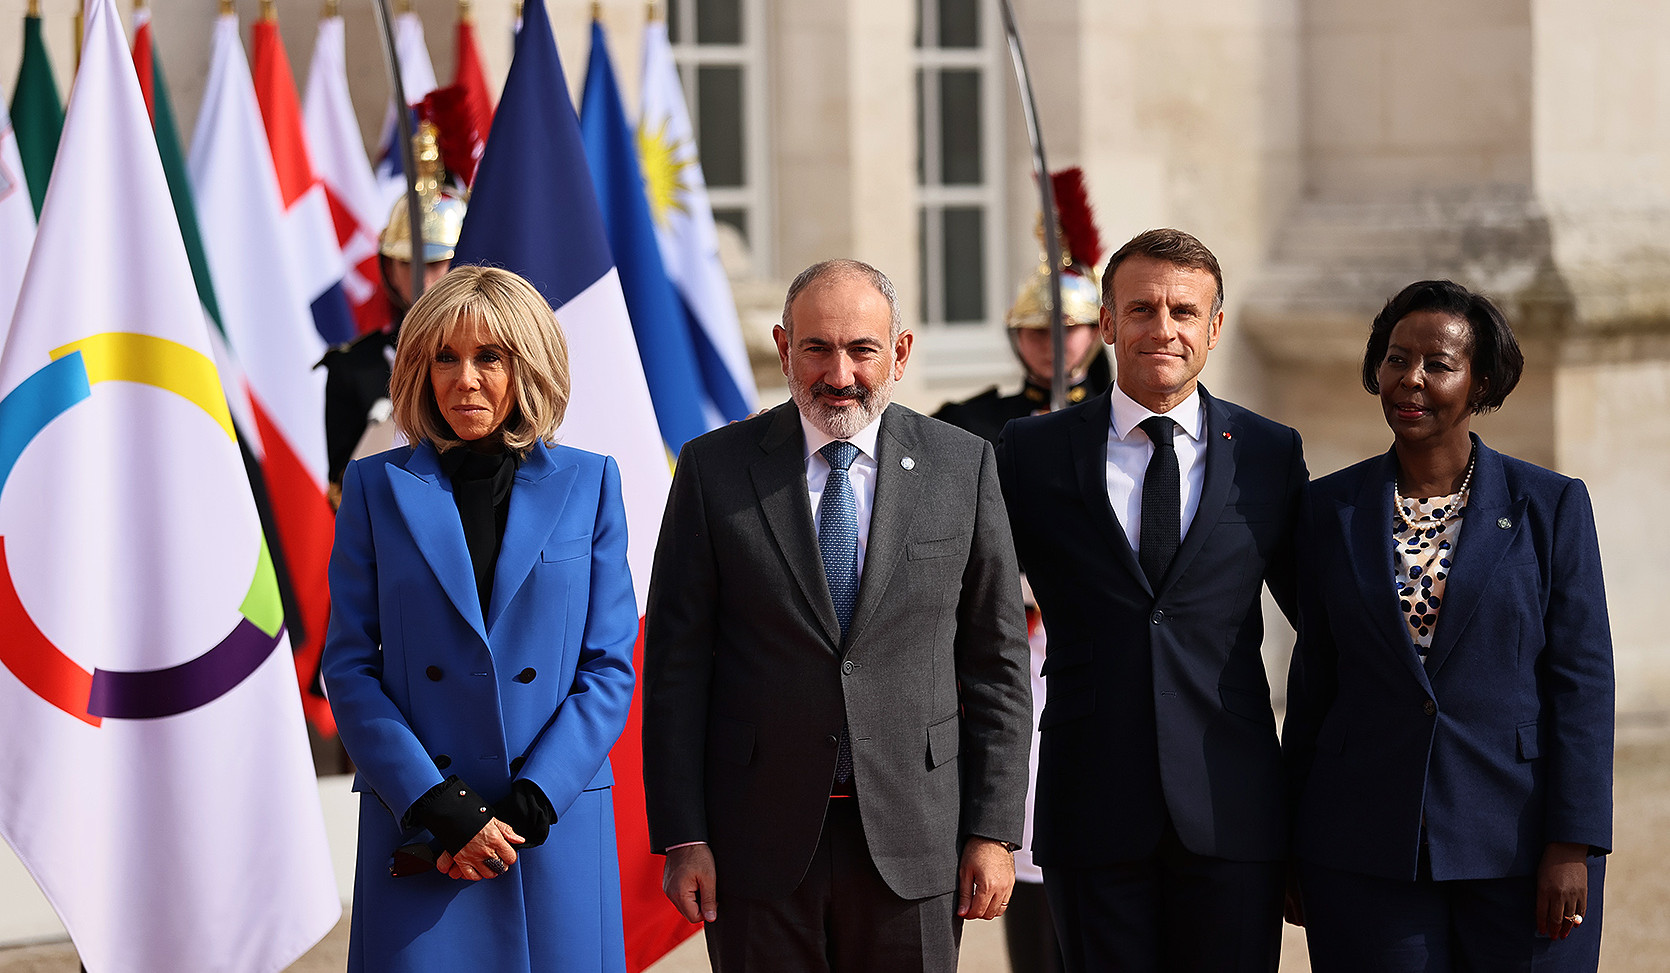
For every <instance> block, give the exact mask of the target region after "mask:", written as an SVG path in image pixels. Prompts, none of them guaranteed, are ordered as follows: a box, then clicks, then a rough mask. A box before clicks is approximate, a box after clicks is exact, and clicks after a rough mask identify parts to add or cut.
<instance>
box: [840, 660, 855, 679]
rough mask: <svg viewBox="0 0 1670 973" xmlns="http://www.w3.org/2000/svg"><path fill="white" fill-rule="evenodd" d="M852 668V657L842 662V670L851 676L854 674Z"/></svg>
mask: <svg viewBox="0 0 1670 973" xmlns="http://www.w3.org/2000/svg"><path fill="white" fill-rule="evenodd" d="M852 668H853V667H852V660H851V659H848V660H847V661H846V662H843V663H841V671H842V672H844V673H846V674H847V675H849V676H850V675H852Z"/></svg>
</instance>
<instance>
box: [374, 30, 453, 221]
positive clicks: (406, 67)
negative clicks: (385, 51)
mask: <svg viewBox="0 0 1670 973" xmlns="http://www.w3.org/2000/svg"><path fill="white" fill-rule="evenodd" d="M394 50H395V53H396V54H398V55H399V58H400V85H401V87H403V88H404V89H405V93H406V105H404V106H396V105H395V103H394V96H393V95H392V94H390V96H389V106H388V110H387V111H386V112H384V113H383V137H382V138H381V139H380V140H379V141H378V143H377V146H378V148H377V188H378V190H379V191H380V192H381V193H382V195H383V211H384V212H385V213H386V212H388V211H389V209H391V208H392V207H393V206H394V201H395V200H397V199H399V198H400V197H401V196H403V195H405V192H406V174H405V170H404V169H403V168H401V167H402V165H403V164H404V163H403V162H402V160H403V159H404V156H403V155H402V154H401V152H400V146H399V143H398V139H399V137H400V135H399V133H400V128H399V124H398V123H397V121H396V116H395V109H396V108H397V107H400V108H405V109H406V110H408V111H409V110H410V107H409V106H411V105H415V104H417V103H418V102H420V101H422V100H423V96H424V95H427V94H429V92H431V91H434V90H435V89H436V88H437V87H439V85H437V84H436V83H435V65H434V62H432V61H430V60H429V44H428V42H427V41H425V40H424V39H423V21H422V20H419V19H418V15H417V14H415V13H413V12H412V11H410V10H408V11H406V12H405V13H401V14H396V15H395V17H394Z"/></svg>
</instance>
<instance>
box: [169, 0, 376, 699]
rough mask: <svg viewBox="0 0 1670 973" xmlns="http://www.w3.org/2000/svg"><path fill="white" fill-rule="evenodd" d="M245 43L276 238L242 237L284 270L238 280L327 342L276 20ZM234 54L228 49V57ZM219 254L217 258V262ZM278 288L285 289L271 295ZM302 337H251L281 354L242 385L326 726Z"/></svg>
mask: <svg viewBox="0 0 1670 973" xmlns="http://www.w3.org/2000/svg"><path fill="white" fill-rule="evenodd" d="M229 29H230V30H232V32H233V34H232V41H231V42H228V41H227V40H226V39H225V36H226V33H227V31H228V30H229ZM215 37H216V44H215V47H216V49H217V50H222V49H224V50H225V51H226V54H225V56H224V60H225V61H226V62H228V64H229V65H231V66H229V67H227V68H226V70H227V71H235V70H238V68H239V66H241V65H242V64H243V61H242V55H241V53H240V52H241V49H239V50H232V49H231V48H233V47H236V22H235V21H232V22H231V27H230V28H229V27H228V20H227V19H226V18H222V19H221V21H220V23H219V24H217V26H216V34H215ZM254 41H255V42H254V45H253V46H254V62H255V72H254V87H255V100H256V102H257V103H258V104H259V106H260V121H261V122H262V124H263V127H264V128H265V132H266V141H267V145H268V148H269V149H270V151H271V155H270V168H269V169H268V171H270V172H272V173H274V175H275V176H276V178H277V182H278V194H279V200H280V201H281V203H282V206H283V209H282V216H281V217H280V218H279V221H278V228H277V231H276V234H275V235H261V234H255V235H254V238H253V239H252V240H250V241H248V242H249V243H250V245H252V246H264V247H265V251H264V252H265V253H266V254H267V259H268V261H270V262H272V263H275V264H278V263H282V265H283V267H284V272H283V273H274V274H267V273H265V271H266V270H267V268H266V267H265V266H263V264H262V261H261V260H260V259H259V258H258V257H254V256H251V257H250V258H249V259H250V260H252V261H254V262H253V263H252V264H250V265H248V266H246V267H244V268H242V272H243V273H244V274H245V275H246V277H247V276H248V275H251V274H253V275H254V277H253V279H251V280H250V284H251V285H252V286H255V287H258V288H259V287H264V288H265V292H264V294H263V293H262V292H261V291H256V292H255V296H253V297H251V298H250V300H252V301H255V302H257V303H258V302H259V300H261V299H262V297H264V298H265V299H267V300H270V301H272V302H273V304H274V305H275V306H280V302H286V303H284V304H283V305H282V306H285V307H290V306H293V305H294V304H295V303H300V304H301V305H302V306H304V307H307V308H310V309H311V312H312V318H313V323H314V328H315V331H316V332H317V334H318V335H326V337H327V340H329V336H328V334H327V333H326V332H325V330H324V329H323V328H322V327H321V322H322V321H323V315H325V314H336V313H340V314H342V315H344V316H346V315H347V314H348V309H347V302H346V299H345V298H344V296H343V293H342V274H343V270H344V267H343V262H342V253H341V251H340V250H338V249H337V244H336V229H335V227H334V225H333V223H332V221H331V217H330V205H329V200H328V199H327V198H326V195H325V186H324V183H322V182H320V181H319V178H318V177H317V176H316V175H315V174H314V171H313V165H312V162H311V157H310V156H309V153H308V151H307V141H306V138H305V136H304V135H303V133H302V119H301V106H300V104H299V103H298V99H297V98H296V86H295V82H294V81H293V80H292V78H291V74H290V62H289V59H288V58H287V57H286V56H285V54H284V47H283V44H282V42H281V41H280V39H279V36H278V22H277V21H276V20H274V19H272V18H270V17H263V18H262V19H261V20H259V21H257V22H256V24H255V28H254ZM234 54H236V55H238V56H237V57H233V56H232V55H234ZM231 62H236V64H235V65H233V64H231ZM206 110H207V109H205V111H206ZM207 118H208V116H207V115H205V116H204V118H201V119H199V121H198V138H196V139H194V140H193V146H192V162H193V165H192V168H193V171H194V172H195V171H196V168H197V160H198V158H199V155H198V153H199V148H201V149H202V151H203V152H204V154H205V157H207V154H208V153H209V152H210V150H211V148H212V146H211V145H210V142H209V136H208V135H207V134H206V133H205V131H204V124H205V121H206V120H207ZM247 175H248V174H247V173H246V178H247ZM229 178H230V177H229ZM198 191H199V193H200V195H199V198H198V207H197V208H198V212H200V213H206V212H208V211H209V210H211V209H215V208H217V207H218V208H219V209H220V212H219V214H218V215H219V216H220V217H221V218H223V219H226V220H231V221H236V222H240V223H244V224H245V228H244V229H243V230H241V231H237V232H242V233H249V230H248V228H247V223H248V221H247V220H246V219H245V218H244V217H245V214H244V213H243V212H242V207H241V206H240V205H238V203H237V201H236V198H235V197H222V198H221V199H220V200H219V201H218V203H211V202H210V201H209V200H208V199H207V198H206V197H205V196H204V195H201V194H202V193H204V189H203V187H202V186H201V184H199V190H198ZM208 222H210V218H209V217H207V216H205V218H204V223H205V227H204V236H205V237H208V236H210V231H209V229H208V226H207V223H208ZM234 231H236V228H231V229H228V230H227V232H228V233H231V232H234ZM214 248H215V244H213V243H211V244H210V249H211V251H212V250H213V249H214ZM225 259H226V258H225V257H222V260H225ZM226 262H228V263H230V262H231V261H229V260H227V261H226ZM214 278H215V285H216V287H217V288H222V289H226V288H229V287H231V286H232V285H231V283H230V281H229V280H227V279H226V278H225V277H223V275H222V272H221V268H220V266H219V264H218V263H217V264H216V266H215V267H214ZM280 289H282V290H283V291H284V292H285V293H283V294H279V293H278V291H279V290H280ZM229 301H230V298H229V297H228V296H225V295H223V296H222V298H221V303H222V305H223V306H224V305H225V304H227V303H228V302H229ZM233 330H234V329H233V327H232V325H231V324H230V322H228V324H227V331H228V332H229V333H231V332H232V331H233ZM352 334H353V326H352V324H351V323H349V325H348V335H347V336H345V337H344V338H343V339H342V340H346V339H347V337H351V336H352ZM302 338H303V336H301V335H298V334H296V333H295V332H294V329H287V330H285V331H283V332H281V333H280V334H264V335H262V336H261V338H260V340H263V341H268V342H272V343H273V348H272V350H271V353H272V354H274V355H279V354H282V356H283V357H282V359H281V361H275V362H272V363H267V364H265V365H263V366H262V367H263V368H266V369H269V370H270V372H271V375H270V377H269V378H267V379H265V380H262V381H257V380H254V379H253V378H252V380H251V383H250V385H251V388H252V390H253V391H254V392H255V393H256V394H257V395H261V394H262V393H263V391H265V397H264V399H263V402H264V405H265V408H267V409H268V410H270V411H269V412H267V413H265V419H264V420H263V418H262V415H261V414H258V415H257V417H256V418H257V427H258V429H259V432H260V439H261V444H262V457H261V465H262V471H263V473H264V474H265V477H266V481H267V492H268V495H269V497H270V498H271V501H272V506H273V515H274V517H275V518H276V519H277V520H278V530H279V535H280V536H281V537H282V538H283V543H284V557H285V560H286V561H287V562H288V567H289V571H290V580H291V587H292V590H293V591H294V593H295V598H296V602H297V609H298V612H299V614H300V617H301V625H302V627H303V629H304V632H303V633H302V635H301V636H300V637H298V638H296V645H297V648H296V672H297V677H298V679H299V681H300V683H301V688H302V689H303V690H304V695H305V696H307V697H308V705H309V706H311V707H313V708H312V710H310V712H309V714H308V715H309V717H310V718H312V719H313V721H314V724H315V725H317V726H321V728H322V729H324V730H325V731H326V732H329V731H331V730H332V729H333V728H334V724H332V723H330V722H329V717H328V714H327V713H323V712H321V711H322V710H323V708H324V704H323V702H322V701H320V700H318V699H317V697H313V696H312V695H311V694H309V693H306V690H307V689H308V687H309V685H310V684H311V683H312V681H313V679H314V677H315V675H316V674H317V672H318V662H319V655H320V653H321V652H322V651H323V650H324V644H325V629H326V627H327V626H328V625H329V623H330V579H329V577H328V575H327V571H328V569H329V566H330V552H331V542H332V539H333V538H334V536H335V517H334V515H333V514H332V512H331V508H330V504H329V502H328V501H327V500H326V499H325V489H326V477H325V470H326V459H325V436H324V428H325V426H324V381H325V380H324V374H323V372H322V371H320V370H315V369H314V368H313V367H312V366H313V364H314V363H315V362H317V361H318V360H319V358H320V356H321V355H322V354H323V353H324V344H323V343H322V342H320V341H318V340H312V341H309V342H306V343H305V344H304V343H303V342H302ZM316 338H317V335H316ZM248 340H256V339H255V335H254V334H251V335H249V338H248ZM233 347H234V350H236V351H237V353H238V357H239V359H240V360H242V361H243V363H244V367H245V368H247V369H250V370H251V372H253V371H254V369H255V368H256V367H257V366H256V364H255V361H254V359H255V358H256V353H255V352H254V351H252V350H245V349H244V348H241V347H238V340H237V339H236V338H234V339H233Z"/></svg>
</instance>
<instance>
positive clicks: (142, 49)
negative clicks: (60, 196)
mask: <svg viewBox="0 0 1670 973" xmlns="http://www.w3.org/2000/svg"><path fill="white" fill-rule="evenodd" d="M133 63H134V67H135V68H137V69H138V71H139V72H140V78H139V88H140V91H141V92H143V93H144V95H145V101H146V103H147V104H148V105H149V106H150V108H151V127H152V129H153V130H155V132H156V136H157V153H158V155H160V156H161V157H162V172H163V175H164V176H166V177H167V179H168V192H169V195H171V196H172V197H173V198H174V216H175V218H176V219H178V220H179V221H180V235H181V236H182V237H184V238H185V244H186V257H187V258H188V259H189V260H190V261H191V276H192V279H193V280H195V281H196V282H197V297H198V299H199V300H201V301H202V302H203V310H204V311H206V312H208V316H209V322H210V323H211V324H213V325H214V326H215V327H216V328H218V329H220V331H221V333H222V334H223V335H224V333H225V330H226V328H225V326H224V325H222V324H221V322H220V303H219V302H218V301H216V300H215V288H214V283H213V281H212V280H211V279H210V277H209V261H208V257H207V255H206V254H205V253H204V250H203V236H202V234H201V233H200V232H199V230H198V228H197V205H196V203H195V202H194V201H193V200H192V194H191V182H190V179H189V178H188V177H187V175H186V157H185V153H184V152H183V151H181V149H180V136H179V130H178V129H176V128H175V127H174V108H173V106H172V105H171V104H170V102H169V99H168V84H167V82H165V81H164V80H163V77H162V61H161V59H159V58H158V57H157V55H156V44H155V40H154V39H153V37H152V32H151V11H150V8H149V7H142V8H140V9H139V10H137V11H135V16H134V31H133ZM147 67H149V68H150V71H149V74H150V77H146V76H145V74H146V68H147Z"/></svg>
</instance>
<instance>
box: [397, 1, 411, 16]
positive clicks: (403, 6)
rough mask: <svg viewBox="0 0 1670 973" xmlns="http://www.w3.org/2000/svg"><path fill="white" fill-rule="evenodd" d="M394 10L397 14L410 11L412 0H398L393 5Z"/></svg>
mask: <svg viewBox="0 0 1670 973" xmlns="http://www.w3.org/2000/svg"><path fill="white" fill-rule="evenodd" d="M394 12H395V13H398V14H409V13H411V12H412V0H400V2H399V3H397V4H395V5H394Z"/></svg>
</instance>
